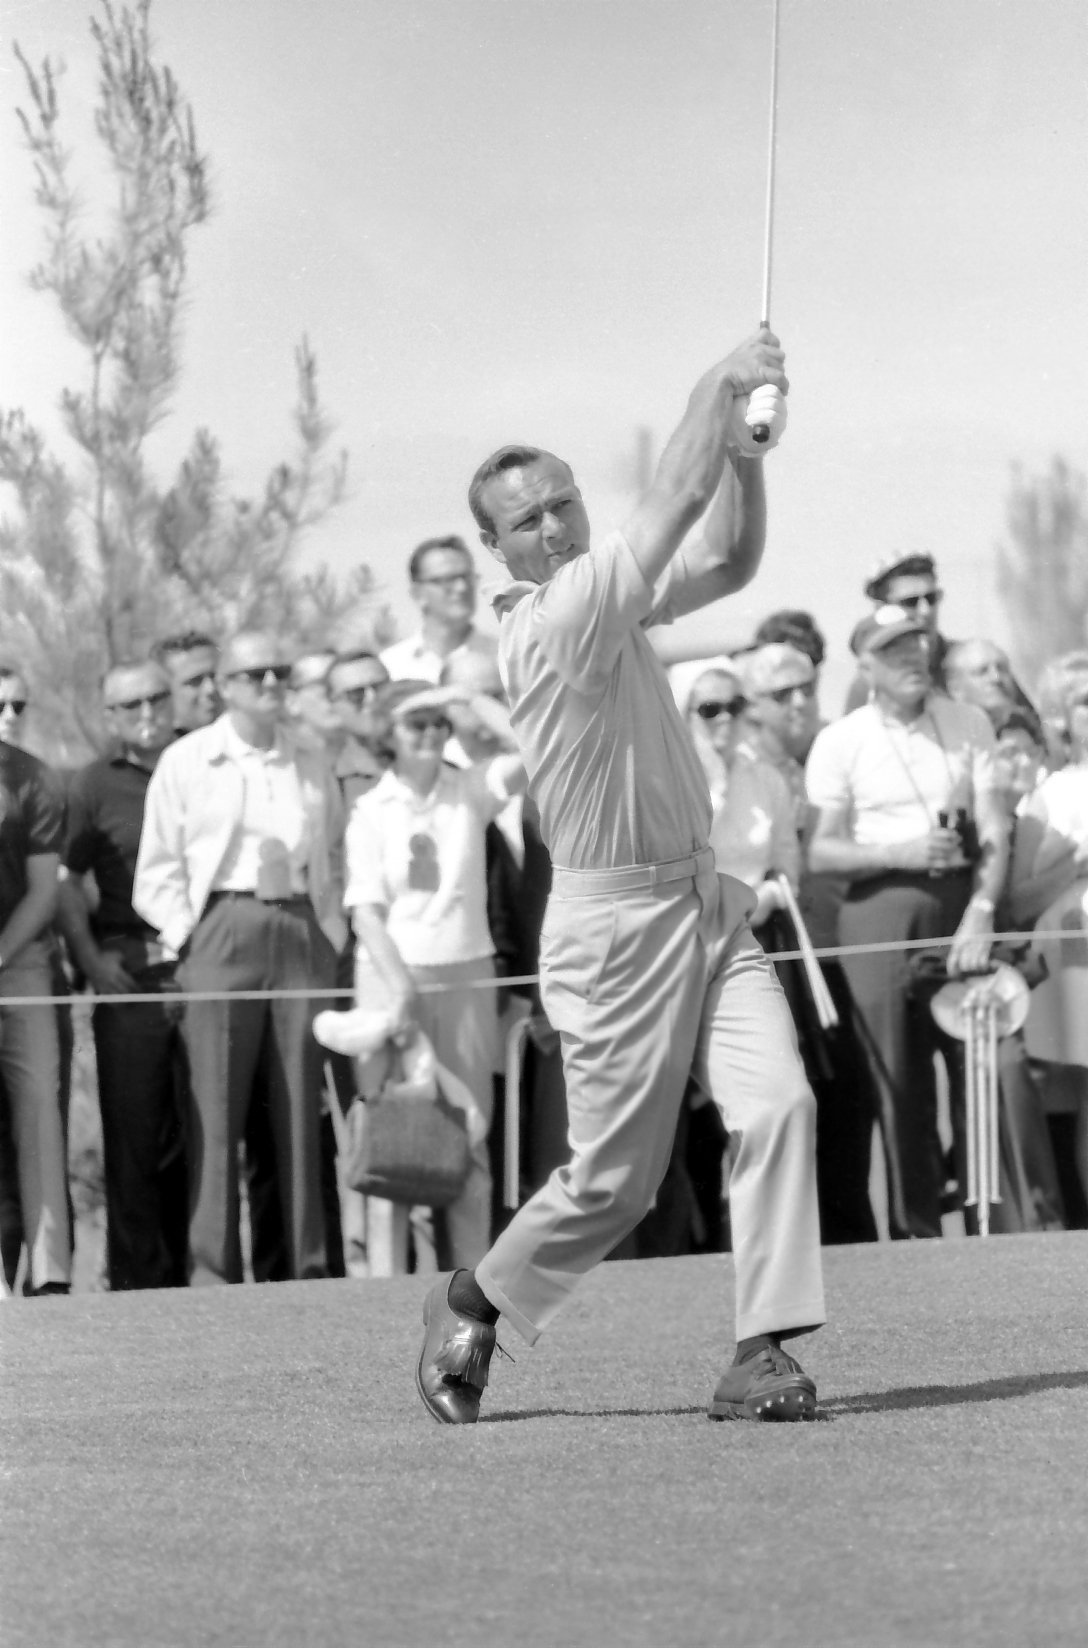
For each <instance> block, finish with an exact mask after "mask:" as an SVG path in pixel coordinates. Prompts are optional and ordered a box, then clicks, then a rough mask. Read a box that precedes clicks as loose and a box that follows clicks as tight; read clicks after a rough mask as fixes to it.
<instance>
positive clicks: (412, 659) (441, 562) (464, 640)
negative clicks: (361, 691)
mask: <svg viewBox="0 0 1088 1648" xmlns="http://www.w3.org/2000/svg"><path fill="white" fill-rule="evenodd" d="M408 585H409V589H410V591H411V595H412V600H413V601H414V602H415V604H416V606H417V607H418V608H419V613H420V627H419V630H418V632H417V633H416V634H415V635H410V636H408V638H407V640H404V641H397V642H396V643H395V644H394V645H393V646H391V647H387V648H386V649H385V651H384V652H383V653H382V655H381V660H382V663H383V664H384V665H385V667H386V669H387V670H388V671H389V676H390V679H391V680H393V681H409V680H410V681H430V682H431V683H432V684H433V685H434V686H437V685H438V683H439V680H440V679H441V676H442V666H443V665H444V664H445V662H446V660H447V659H448V658H450V657H452V656H453V654H454V653H456V652H460V651H462V650H464V651H467V652H479V653H482V654H483V655H484V656H485V657H489V658H494V656H495V643H494V641H491V640H488V639H487V638H486V637H485V636H482V635H481V634H480V633H479V631H478V630H477V628H476V624H475V614H476V568H475V566H474V564H473V560H472V556H471V554H470V552H469V548H468V545H467V544H466V543H465V541H464V539H463V538H459V537H457V536H456V535H455V534H454V535H451V536H449V537H446V538H425V539H424V541H423V543H421V544H418V545H417V546H416V548H415V549H414V550H413V551H412V553H411V555H410V556H409V559H408Z"/></svg>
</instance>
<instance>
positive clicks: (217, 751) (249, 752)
mask: <svg viewBox="0 0 1088 1648" xmlns="http://www.w3.org/2000/svg"><path fill="white" fill-rule="evenodd" d="M209 735H210V736H209V739H208V742H209V744H210V746H211V747H210V749H209V751H208V758H209V760H211V761H245V760H247V759H248V760H252V759H253V757H254V756H257V757H259V758H260V759H261V760H266V759H267V758H268V757H269V756H275V757H276V759H277V760H279V761H288V760H290V758H291V750H290V747H289V745H288V743H287V740H286V738H285V736H284V733H283V730H282V728H280V727H277V728H276V738H275V742H274V743H273V745H272V747H271V748H270V749H268V750H259V749H257V747H256V746H255V745H254V744H247V743H246V741H245V739H244V738H241V737H239V735H238V733H236V732H235V730H234V726H233V723H232V722H231V719H230V715H229V713H228V712H227V711H224V712H223V714H222V715H221V716H220V717H219V719H218V720H217V721H213V722H212V725H211V727H210V728H209Z"/></svg>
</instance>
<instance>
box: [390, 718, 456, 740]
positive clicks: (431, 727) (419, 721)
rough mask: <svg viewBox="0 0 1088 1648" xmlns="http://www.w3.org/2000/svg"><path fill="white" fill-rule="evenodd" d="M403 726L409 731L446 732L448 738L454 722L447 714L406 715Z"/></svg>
mask: <svg viewBox="0 0 1088 1648" xmlns="http://www.w3.org/2000/svg"><path fill="white" fill-rule="evenodd" d="M401 726H402V727H407V728H408V731H409V732H419V733H424V732H444V733H445V734H446V737H447V738H448V737H449V735H450V733H451V732H452V731H453V723H452V722H451V721H450V719H449V717H448V716H445V715H406V716H405V717H404V719H403V721H402V722H401Z"/></svg>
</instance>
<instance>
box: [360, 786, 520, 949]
mask: <svg viewBox="0 0 1088 1648" xmlns="http://www.w3.org/2000/svg"><path fill="white" fill-rule="evenodd" d="M492 772H493V769H489V768H484V767H474V768H470V769H469V770H467V771H466V770H464V769H457V768H453V767H448V766H443V767H442V768H441V770H440V772H439V776H438V781H437V783H436V784H435V786H434V788H433V789H432V790H431V792H430V794H429V795H426V796H419V795H417V794H416V793H415V791H414V790H412V789H410V788H409V786H408V785H407V784H405V782H404V781H403V779H401V778H398V777H397V774H396V773H395V772H393V771H390V772H387V773H385V775H384V776H383V777H382V778H381V779H380V780H379V781H378V783H377V784H376V785H375V787H374V788H373V789H372V790H371V791H370V792H369V793H368V794H367V795H363V796H360V797H359V799H358V801H356V803H355V805H354V807H353V808H352V812H351V817H350V819H349V820H348V827H347V833H346V835H345V839H344V849H345V856H346V861H347V889H346V891H345V893H344V905H345V908H347V909H348V910H353V909H355V908H356V907H357V906H358V905H360V904H369V905H374V906H377V907H378V908H379V909H381V910H383V911H384V913H385V918H386V923H387V925H388V928H389V934H390V937H391V938H392V939H393V941H394V943H395V944H396V946H397V949H398V950H399V951H400V954H401V957H402V958H403V960H404V962H405V965H406V966H408V967H436V966H445V965H447V964H449V963H452V962H461V961H476V960H478V959H480V958H482V957H484V956H489V955H491V954H492V950H493V946H492V943H491V933H490V931H489V929H488V924H487V877H486V859H485V851H484V831H485V830H486V828H487V825H488V824H489V823H490V822H491V820H492V819H493V818H494V817H495V815H496V814H497V813H498V812H499V810H500V809H501V808H502V807H503V806H504V805H505V804H506V802H507V801H508V800H509V796H508V795H507V794H506V792H505V790H503V789H502V788H501V784H499V783H498V782H497V781H496V780H495V779H494V777H493V776H492Z"/></svg>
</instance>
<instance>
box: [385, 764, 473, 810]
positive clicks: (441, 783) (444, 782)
mask: <svg viewBox="0 0 1088 1648" xmlns="http://www.w3.org/2000/svg"><path fill="white" fill-rule="evenodd" d="M454 770H455V769H454V768H451V767H447V765H446V763H445V762H443V763H442V765H441V767H439V769H438V780H437V782H436V783H435V786H434V789H433V790H432V791H431V792H430V794H429V795H428V796H426V797H420V796H419V795H417V793H416V791H415V790H413V789H412V787H411V785H410V784H406V783H405V782H404V779H403V778H401V777H400V776H399V775H398V773H397V772H396V770H395V768H393V767H389V768H388V769H387V771H385V772H384V773H383V774H382V776H381V777H380V778H379V780H378V782H377V783H376V784H375V786H374V788H373V789H372V790H371V792H370V793H371V795H372V796H373V797H374V798H375V800H377V801H409V802H411V803H412V805H413V806H415V807H419V806H422V805H425V804H426V803H427V802H430V801H433V800H435V799H436V798H437V797H439V796H440V795H441V794H442V792H443V791H444V790H446V789H448V787H449V782H450V773H451V772H453V771H454Z"/></svg>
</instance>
